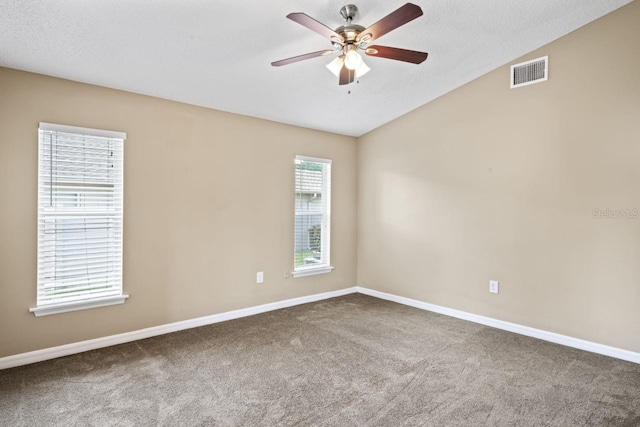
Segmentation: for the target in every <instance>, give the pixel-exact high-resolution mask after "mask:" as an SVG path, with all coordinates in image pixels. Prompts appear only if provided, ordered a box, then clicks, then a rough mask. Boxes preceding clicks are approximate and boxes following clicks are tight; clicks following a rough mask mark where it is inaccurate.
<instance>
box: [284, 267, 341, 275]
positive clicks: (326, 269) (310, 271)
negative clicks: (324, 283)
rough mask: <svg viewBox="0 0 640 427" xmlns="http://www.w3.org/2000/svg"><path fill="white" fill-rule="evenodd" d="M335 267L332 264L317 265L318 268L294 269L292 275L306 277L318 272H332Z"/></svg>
mask: <svg viewBox="0 0 640 427" xmlns="http://www.w3.org/2000/svg"><path fill="white" fill-rule="evenodd" d="M333 268H334V267H331V266H324V267H317V268H306V269H304V270H298V271H294V272H293V273H292V275H293V277H295V278H298V277H305V276H315V275H316V274H326V273H331V271H332V270H333Z"/></svg>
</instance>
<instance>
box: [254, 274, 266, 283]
mask: <svg viewBox="0 0 640 427" xmlns="http://www.w3.org/2000/svg"><path fill="white" fill-rule="evenodd" d="M262 282H264V273H263V272H262V271H258V274H256V283H262Z"/></svg>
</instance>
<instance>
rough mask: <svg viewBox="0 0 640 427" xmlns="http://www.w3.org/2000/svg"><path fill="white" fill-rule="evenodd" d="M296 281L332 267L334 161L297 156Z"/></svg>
mask: <svg viewBox="0 0 640 427" xmlns="http://www.w3.org/2000/svg"><path fill="white" fill-rule="evenodd" d="M295 192H296V193H295V197H296V204H295V206H296V207H295V242H294V272H293V276H294V277H301V276H307V275H311V274H320V273H328V272H330V271H331V270H333V267H331V263H330V258H329V253H330V247H331V244H330V236H331V160H327V159H317V158H314V157H304V156H296V160H295Z"/></svg>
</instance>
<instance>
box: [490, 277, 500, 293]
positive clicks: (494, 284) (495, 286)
mask: <svg viewBox="0 0 640 427" xmlns="http://www.w3.org/2000/svg"><path fill="white" fill-rule="evenodd" d="M499 285H500V284H499V283H498V281H497V280H489V292H491V293H492V294H497V293H498V288H499Z"/></svg>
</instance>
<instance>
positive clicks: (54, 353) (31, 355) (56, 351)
mask: <svg viewBox="0 0 640 427" xmlns="http://www.w3.org/2000/svg"><path fill="white" fill-rule="evenodd" d="M356 292H359V293H361V294H365V295H369V296H372V297H376V298H380V299H384V300H387V301H393V302H397V303H399V304H403V305H408V306H411V307H416V308H419V309H422V310H427V311H432V312H434V313H439V314H444V315H447V316H451V317H455V318H458V319H463V320H468V321H470V322H474V323H479V324H481V325H486V326H491V327H494V328H497V329H502V330H505V331H509V332H514V333H516V334H521V335H526V336H529V337H533V338H538V339H541V340H544V341H550V342H553V343H556V344H561V345H566V346H568V347H573V348H577V349H580V350H586V351H590V352H592V353H598V354H602V355H605V356H610V357H614V358H616V359H622V360H626V361H629V362H634V363H638V364H640V353H635V352H632V351H629V350H623V349H621V348H616V347H610V346H607V345H603V344H598V343H594V342H590V341H585V340H581V339H578V338H573V337H569V336H566V335H560V334H556V333H553V332H548V331H543V330H540V329H535V328H530V327H528V326H522V325H518V324H516V323H510V322H505V321H503V320H497V319H492V318H490V317H484V316H480V315H477V314H473V313H468V312H465V311H460V310H455V309H453V308H448V307H443V306H440V305H435V304H429V303H426V302H422V301H418V300H414V299H411V298H405V297H401V296H398V295H392V294H388V293H385V292H380V291H376V290H373V289H368V288H364V287H360V286H357V287H352V288H347V289H341V290H339V291H333V292H325V293H322V294H315V295H308V296H304V297H299V298H292V299H288V300H284V301H277V302H272V303H269V304H263V305H258V306H255V307H249V308H243V309H240V310H234V311H227V312H225V313H219V314H213V315H211V316H204V317H198V318H196V319H190V320H184V321H182V322H175V323H169V324H166V325H160V326H154V327H151V328H146V329H140V330H137V331H131V332H126V333H123V334H117V335H111V336H108V337H103V338H96V339H92V340H87V341H81V342H77V343H72V344H66V345H61V346H58V347H51V348H45V349H42V350H36V351H30V352H28V353H21V354H16V355H13V356H7V357H2V358H0V370H2V369H7V368H13V367H16V366H22V365H28V364H30V363H36V362H42V361H44V360H49V359H55V358H57V357H62V356H69V355H71V354H76V353H82V352H85V351H89V350H95V349H98V348H103V347H109V346H112V345H117V344H123V343H127V342H131V341H136V340H141V339H145V338H150V337H154V336H157V335H164V334H168V333H171V332H177V331H182V330H185V329H190V328H197V327H199V326H206V325H211V324H213V323H219V322H225V321H227V320H233V319H239V318H241V317H247V316H253V315H255V314H260V313H266V312H268V311H273V310H279V309H281V308H287V307H292V306H295V305H300V304H306V303H310V302H316V301H321V300H325V299H328V298H335V297H339V296H343V295H347V294H353V293H356Z"/></svg>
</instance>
